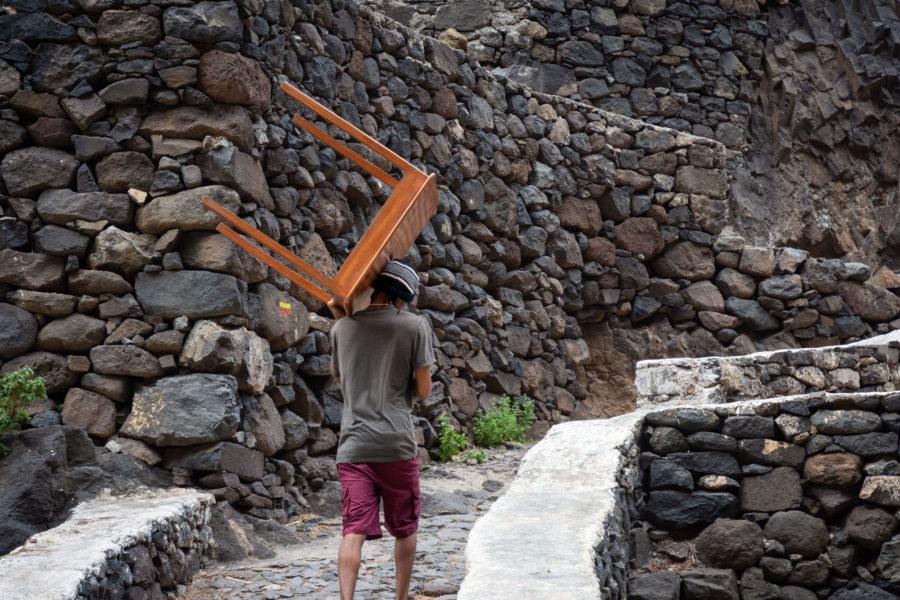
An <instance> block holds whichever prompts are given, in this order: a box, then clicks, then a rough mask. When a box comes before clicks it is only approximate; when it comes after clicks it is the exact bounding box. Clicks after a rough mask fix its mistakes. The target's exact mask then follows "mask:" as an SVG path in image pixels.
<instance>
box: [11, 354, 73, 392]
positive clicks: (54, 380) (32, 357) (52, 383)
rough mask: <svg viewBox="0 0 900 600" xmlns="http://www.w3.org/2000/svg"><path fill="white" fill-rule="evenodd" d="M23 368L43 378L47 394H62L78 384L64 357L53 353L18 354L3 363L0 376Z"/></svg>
mask: <svg viewBox="0 0 900 600" xmlns="http://www.w3.org/2000/svg"><path fill="white" fill-rule="evenodd" d="M23 366H29V367H31V368H32V369H34V373H35V375H38V376H40V377H43V378H44V387H45V388H46V389H47V394H51V395H52V394H56V393H59V392H64V391H66V390H67V389H69V388H70V387H72V386H73V385H75V384H76V383H78V375H76V374H75V373H73V372H72V371H70V370H69V363H68V361H67V360H66V357H65V356H61V355H59V354H54V353H53V352H41V351H37V352H26V353H25V354H20V355H18V356H16V357H15V358H13V359H12V360H8V361H6V362H5V363H3V367H0V375H3V374H6V373H10V372H12V371H15V370H16V369H18V368H19V367H23Z"/></svg>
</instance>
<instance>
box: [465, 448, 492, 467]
mask: <svg viewBox="0 0 900 600" xmlns="http://www.w3.org/2000/svg"><path fill="white" fill-rule="evenodd" d="M463 458H464V459H465V460H475V461H477V462H478V464H479V465H480V464H482V463H483V462H484V461H486V460H487V452H485V451H484V448H482V449H480V450H466V453H465V454H463Z"/></svg>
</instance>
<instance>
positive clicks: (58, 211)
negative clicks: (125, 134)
mask: <svg viewBox="0 0 900 600" xmlns="http://www.w3.org/2000/svg"><path fill="white" fill-rule="evenodd" d="M126 154H131V153H126ZM142 156H143V155H142ZM144 158H146V157H144ZM147 160H149V159H147ZM101 162H102V161H101ZM61 187H62V186H61ZM120 191H124V190H120ZM131 210H132V206H131V200H130V199H129V198H128V196H126V195H125V194H108V193H105V192H82V193H79V192H73V191H72V190H67V189H56V190H47V191H46V192H44V193H42V194H41V196H40V198H39V199H38V203H37V211H38V214H39V215H41V218H42V219H44V221H46V222H47V223H54V224H56V225H65V224H66V223H68V222H69V221H74V220H76V219H81V220H83V221H109V222H110V223H112V224H114V225H126V224H127V223H128V222H129V221H130V220H131V214H132V212H131Z"/></svg>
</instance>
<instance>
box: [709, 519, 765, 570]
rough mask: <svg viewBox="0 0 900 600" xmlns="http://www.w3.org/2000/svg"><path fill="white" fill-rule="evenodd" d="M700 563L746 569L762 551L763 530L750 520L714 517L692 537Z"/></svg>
mask: <svg viewBox="0 0 900 600" xmlns="http://www.w3.org/2000/svg"><path fill="white" fill-rule="evenodd" d="M695 544H696V547H697V553H698V554H699V556H700V560H702V561H703V564H705V565H709V566H711V567H722V568H732V569H738V570H741V569H746V568H747V567H751V566H753V565H755V564H756V561H758V560H759V559H760V558H762V555H763V549H764V548H763V532H762V529H760V527H759V525H757V524H756V523H751V522H750V521H743V520H732V519H717V520H716V521H715V522H714V523H713V524H712V525H710V526H709V527H707V528H706V529H704V530H703V531H702V532H701V533H700V535H699V536H697V538H696V539H695Z"/></svg>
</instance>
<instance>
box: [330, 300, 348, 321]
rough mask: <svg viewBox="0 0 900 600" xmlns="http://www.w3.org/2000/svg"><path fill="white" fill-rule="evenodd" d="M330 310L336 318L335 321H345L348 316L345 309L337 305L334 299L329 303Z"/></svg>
mask: <svg viewBox="0 0 900 600" xmlns="http://www.w3.org/2000/svg"><path fill="white" fill-rule="evenodd" d="M328 310H330V311H331V314H332V315H333V316H334V320H335V321H337V320H338V319H343V318H344V317H346V316H347V313H346V312H344V309H343V308H341V306H340V305H339V304H338V303H337V300H335V299H334V298H332V299H331V300H329V301H328Z"/></svg>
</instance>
